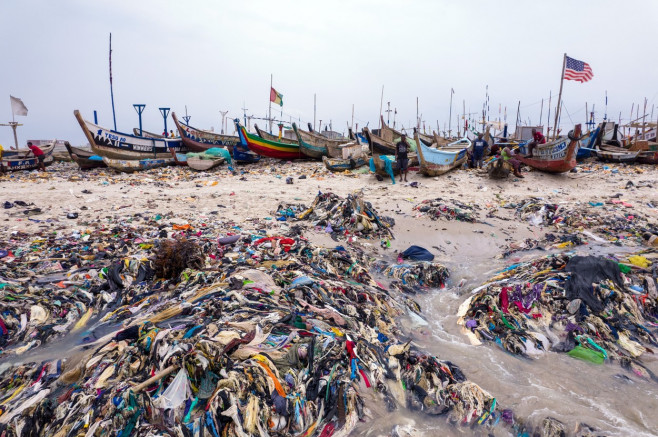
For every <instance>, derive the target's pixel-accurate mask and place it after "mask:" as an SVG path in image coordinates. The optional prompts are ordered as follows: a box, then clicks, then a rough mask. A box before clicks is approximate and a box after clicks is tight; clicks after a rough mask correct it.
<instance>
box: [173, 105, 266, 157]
mask: <svg viewBox="0 0 658 437" xmlns="http://www.w3.org/2000/svg"><path fill="white" fill-rule="evenodd" d="M171 118H172V119H173V120H174V123H175V124H176V128H177V129H178V133H179V135H180V137H181V140H182V141H183V146H185V147H186V148H187V150H189V151H191V152H197V153H202V152H205V151H206V150H208V149H212V148H213V147H220V148H224V149H226V150H228V152H229V153H230V154H231V157H232V158H233V160H234V161H237V162H239V163H244V164H248V163H253V162H258V161H259V160H260V156H258V155H256V154H255V153H253V152H250V151H249V150H248V149H246V148H245V147H244V146H243V145H242V143H241V142H240V137H238V136H233V135H224V134H218V133H216V132H209V131H205V130H201V129H197V128H194V127H192V126H190V125H187V124H183V123H181V122H180V121H179V120H178V117H176V113H175V112H172V113H171Z"/></svg>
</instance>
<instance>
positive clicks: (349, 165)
mask: <svg viewBox="0 0 658 437" xmlns="http://www.w3.org/2000/svg"><path fill="white" fill-rule="evenodd" d="M322 162H323V163H324V166H325V167H327V170H330V171H345V170H354V169H355V168H359V167H363V166H364V165H366V157H365V155H364V156H359V157H356V158H350V159H338V158H329V157H326V156H323V157H322Z"/></svg>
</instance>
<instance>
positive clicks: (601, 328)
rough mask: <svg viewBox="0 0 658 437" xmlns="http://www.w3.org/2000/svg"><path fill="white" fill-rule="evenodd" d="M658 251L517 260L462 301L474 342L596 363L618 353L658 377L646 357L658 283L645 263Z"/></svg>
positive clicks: (657, 309)
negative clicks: (621, 256)
mask: <svg viewBox="0 0 658 437" xmlns="http://www.w3.org/2000/svg"><path fill="white" fill-rule="evenodd" d="M657 260H658V251H655V250H654V251H651V252H643V253H642V254H638V255H634V256H631V257H630V258H628V260H616V259H609V258H602V257H594V256H587V257H585V256H576V255H573V254H560V255H550V256H545V257H541V258H537V259H535V260H533V261H530V262H525V263H520V264H514V265H512V266H510V267H508V268H507V269H505V270H503V271H502V272H500V273H499V274H498V275H497V276H495V277H493V278H491V279H490V280H489V282H488V283H487V284H485V285H483V286H482V287H480V288H478V289H476V290H474V291H475V294H474V295H473V296H471V297H470V298H468V299H467V300H466V301H465V302H464V303H463V304H462V305H461V306H460V309H459V313H458V316H459V322H458V323H459V324H460V325H462V326H463V327H464V332H465V333H466V334H467V335H468V337H469V339H470V340H471V342H472V343H473V344H480V343H482V342H485V343H493V344H498V345H499V346H500V347H502V348H503V349H505V350H506V351H508V352H510V353H512V354H514V355H520V356H524V357H537V356H540V355H542V354H544V352H546V351H549V350H552V351H556V352H563V353H567V354H569V355H570V356H572V357H574V358H578V359H582V360H585V361H589V362H592V363H596V364H601V363H604V362H609V361H617V362H619V363H620V364H621V365H622V366H623V367H624V368H626V369H629V370H631V371H632V372H633V373H635V374H636V375H638V376H641V377H645V378H649V379H652V380H655V381H656V382H658V377H656V375H654V374H653V373H652V372H651V371H650V370H648V369H647V368H646V367H644V366H643V365H642V363H641V357H642V355H643V354H644V353H645V352H647V351H648V350H650V349H649V348H650V347H651V348H653V347H656V346H657V345H658V341H657V339H656V337H655V335H654V334H653V330H652V329H651V328H652V327H654V326H655V324H656V322H658V318H657V316H658V291H657V284H656V277H655V275H652V274H651V270H650V269H649V268H648V267H649V266H651V265H653V264H654V263H655V262H656V261H657Z"/></svg>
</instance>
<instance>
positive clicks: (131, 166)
mask: <svg viewBox="0 0 658 437" xmlns="http://www.w3.org/2000/svg"><path fill="white" fill-rule="evenodd" d="M103 162H104V163H105V164H106V165H107V166H108V167H110V168H113V169H115V170H116V171H120V172H122V173H132V172H135V171H142V170H150V169H152V168H158V167H164V166H167V165H171V164H175V161H174V159H173V158H166V159H112V158H107V157H105V156H104V157H103Z"/></svg>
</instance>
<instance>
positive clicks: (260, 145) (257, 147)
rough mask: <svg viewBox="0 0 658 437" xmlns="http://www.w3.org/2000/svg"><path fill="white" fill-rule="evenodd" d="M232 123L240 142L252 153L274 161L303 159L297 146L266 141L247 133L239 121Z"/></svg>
mask: <svg viewBox="0 0 658 437" xmlns="http://www.w3.org/2000/svg"><path fill="white" fill-rule="evenodd" d="M234 122H235V127H236V129H237V130H238V135H239V136H240V142H241V143H242V145H243V146H245V147H246V148H248V149H249V150H250V151H252V152H254V153H257V154H259V155H261V156H267V157H270V158H276V159H300V158H304V157H305V156H304V155H303V154H302V152H301V151H300V150H299V144H287V143H281V142H278V141H270V140H266V139H264V138H261V137H259V136H258V135H253V134H250V133H249V132H247V129H245V128H244V126H242V125H241V124H240V120H238V119H237V118H236V119H235V120H234Z"/></svg>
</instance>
